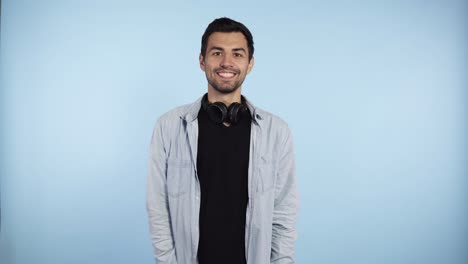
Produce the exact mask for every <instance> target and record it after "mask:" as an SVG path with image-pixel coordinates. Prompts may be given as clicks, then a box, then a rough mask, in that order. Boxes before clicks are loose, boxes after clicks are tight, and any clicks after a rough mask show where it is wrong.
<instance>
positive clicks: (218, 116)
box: [206, 102, 228, 124]
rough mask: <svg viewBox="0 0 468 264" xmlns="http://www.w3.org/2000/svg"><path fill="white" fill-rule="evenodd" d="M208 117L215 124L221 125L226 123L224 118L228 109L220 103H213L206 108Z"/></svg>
mask: <svg viewBox="0 0 468 264" xmlns="http://www.w3.org/2000/svg"><path fill="white" fill-rule="evenodd" d="M206 110H207V112H208V115H209V116H210V119H211V120H212V121H213V122H215V123H217V124H221V123H223V122H224V121H226V117H227V115H228V108H227V107H226V105H225V104H223V103H222V102H214V103H211V104H209V105H208V107H207V109H206Z"/></svg>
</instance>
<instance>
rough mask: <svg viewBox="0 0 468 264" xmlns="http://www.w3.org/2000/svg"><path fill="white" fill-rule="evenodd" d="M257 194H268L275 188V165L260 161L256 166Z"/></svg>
mask: <svg viewBox="0 0 468 264" xmlns="http://www.w3.org/2000/svg"><path fill="white" fill-rule="evenodd" d="M257 172H258V175H257V176H258V177H257V188H256V190H257V193H258V194H264V193H267V192H270V191H272V190H273V189H274V187H275V175H276V169H275V163H273V162H265V161H262V162H260V163H259V164H258V166H257Z"/></svg>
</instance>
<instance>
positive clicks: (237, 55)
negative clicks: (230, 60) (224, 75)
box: [234, 53, 242, 57]
mask: <svg viewBox="0 0 468 264" xmlns="http://www.w3.org/2000/svg"><path fill="white" fill-rule="evenodd" d="M234 57H242V54H240V53H234Z"/></svg>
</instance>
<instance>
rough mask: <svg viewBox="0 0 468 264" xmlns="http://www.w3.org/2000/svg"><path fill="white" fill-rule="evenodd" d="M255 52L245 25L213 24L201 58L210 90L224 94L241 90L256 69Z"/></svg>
mask: <svg viewBox="0 0 468 264" xmlns="http://www.w3.org/2000/svg"><path fill="white" fill-rule="evenodd" d="M253 52H254V47H253V38H252V34H251V33H250V31H249V30H248V29H247V27H245V26H244V25H243V24H241V23H239V22H237V21H234V20H232V19H229V18H219V19H215V20H214V21H213V22H211V24H210V25H208V27H207V29H206V31H205V33H204V34H203V37H202V47H201V52H200V58H199V61H200V67H201V69H202V70H203V71H204V72H205V74H206V78H207V80H208V84H209V89H210V88H213V89H214V90H216V91H217V92H219V93H223V94H229V93H232V92H235V91H236V90H237V89H239V88H240V87H241V86H242V83H243V82H244V80H245V77H246V76H247V74H248V73H249V72H250V71H251V69H252V67H253V64H254V58H253Z"/></svg>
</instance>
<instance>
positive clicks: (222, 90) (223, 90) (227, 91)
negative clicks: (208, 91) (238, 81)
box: [213, 86, 239, 94]
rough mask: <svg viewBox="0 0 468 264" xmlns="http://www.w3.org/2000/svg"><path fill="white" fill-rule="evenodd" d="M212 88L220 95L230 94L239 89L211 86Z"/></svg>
mask: <svg viewBox="0 0 468 264" xmlns="http://www.w3.org/2000/svg"><path fill="white" fill-rule="evenodd" d="M213 88H214V89H215V90H216V91H217V92H219V93H222V94H230V93H233V92H235V91H237V89H239V87H219V86H213Z"/></svg>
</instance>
